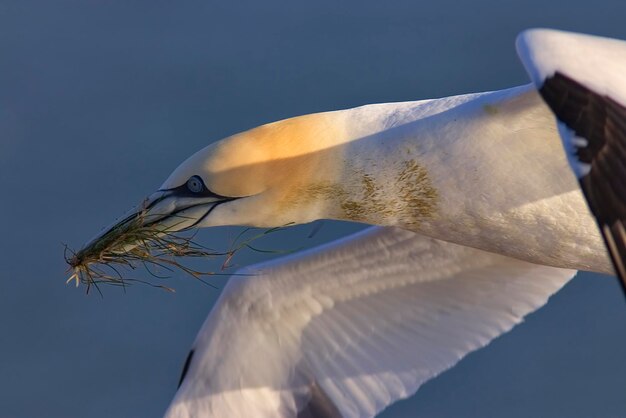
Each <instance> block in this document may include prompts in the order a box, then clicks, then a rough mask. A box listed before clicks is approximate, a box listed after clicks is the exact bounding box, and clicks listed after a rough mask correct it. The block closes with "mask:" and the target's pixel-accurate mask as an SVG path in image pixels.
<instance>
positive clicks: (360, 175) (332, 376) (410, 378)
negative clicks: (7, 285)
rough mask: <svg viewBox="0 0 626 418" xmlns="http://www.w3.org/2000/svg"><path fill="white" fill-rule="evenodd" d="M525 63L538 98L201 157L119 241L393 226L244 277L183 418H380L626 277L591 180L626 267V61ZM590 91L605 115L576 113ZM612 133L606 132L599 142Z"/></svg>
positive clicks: (605, 48) (268, 131)
mask: <svg viewBox="0 0 626 418" xmlns="http://www.w3.org/2000/svg"><path fill="white" fill-rule="evenodd" d="M517 45H518V50H519V51H520V56H521V58H522V60H523V61H524V63H525V65H527V67H528V68H529V72H530V74H531V77H532V78H533V81H534V82H535V83H537V84H536V85H535V84H530V85H526V86H521V87H514V88H511V89H506V90H501V91H493V92H486V93H476V94H465V95H459V96H453V97H447V98H442V99H434V100H421V101H415V102H403V103H386V104H375V105H367V106H362V107H358V108H354V109H348V110H340V111H332V112H324V113H317V114H311V115H305V116H299V117H295V118H291V119H287V120H283V121H279V122H274V123H270V124H267V125H263V126H261V127H258V128H255V129H252V130H250V131H247V132H243V133H240V134H236V135H233V136H231V137H229V138H226V139H224V140H221V141H218V142H216V143H213V144H211V145H209V146H208V147H206V148H204V149H203V150H200V151H199V152H197V153H196V154H194V155H193V156H191V157H190V158H189V159H188V160H186V161H185V162H183V163H182V164H181V165H180V166H179V167H178V168H176V170H175V171H174V172H173V173H172V174H171V175H170V176H169V178H167V180H166V181H165V182H164V183H163V185H162V186H161V188H160V189H159V190H158V191H157V192H155V193H154V194H153V195H151V196H150V197H149V198H148V199H146V200H145V201H144V202H143V203H142V204H141V205H140V206H139V208H138V209H137V210H136V211H135V212H133V213H131V214H130V215H128V216H126V217H124V218H123V219H122V220H121V221H120V222H118V223H117V224H116V225H117V226H119V225H123V224H124V223H128V222H129V220H137V219H138V220H139V221H140V222H142V223H143V226H144V227H145V228H155V227H157V226H158V227H159V228H161V230H167V231H168V233H169V232H172V231H178V230H185V229H189V228H204V227H211V226H218V225H252V226H259V227H272V226H282V225H288V224H294V223H306V222H310V221H313V220H316V219H339V220H346V221H354V222H362V223H367V224H372V225H377V226H373V227H371V228H369V229H367V230H365V231H364V232H361V233H358V234H356V235H353V236H350V237H347V238H345V239H343V240H340V241H338V242H335V243H331V244H328V245H326V246H322V247H319V248H316V249H313V250H309V251H305V252H302V253H298V254H295V255H291V256H286V257H282V258H279V259H276V260H273V261H270V262H267V263H263V264H259V265H255V266H251V267H249V268H246V269H244V270H243V271H241V273H243V274H237V275H235V276H233V277H232V278H231V279H230V280H229V282H228V284H227V286H226V288H225V289H224V291H223V293H222V295H221V296H220V299H219V301H218V302H217V303H216V305H215V306H214V307H213V309H212V311H211V313H210V314H209V316H208V318H207V320H206V322H205V324H204V325H203V327H202V329H201V330H200V332H199V334H198V337H197V339H196V341H195V343H194V345H193V347H192V350H191V352H190V355H189V357H188V358H187V361H186V362H185V366H184V372H183V376H182V379H181V384H180V388H179V389H178V391H177V393H176V395H175V397H174V400H173V401H172V403H171V405H170V407H169V409H168V410H167V412H166V417H168V418H190V417H252V416H253V417H363V416H374V415H375V414H377V413H378V412H380V411H381V410H382V409H384V408H385V407H386V406H388V405H389V404H391V403H393V402H394V401H396V400H398V399H401V398H405V397H407V396H410V395H411V394H413V393H415V391H416V390H417V389H418V388H419V387H420V385H421V384H422V383H424V382H425V381H427V380H429V379H431V378H432V377H434V376H436V375H438V374H439V373H441V372H442V371H444V370H446V369H447V368H449V367H451V366H453V365H454V364H455V363H456V362H458V361H459V360H460V359H461V358H462V357H463V356H465V355H466V354H467V353H469V352H471V351H473V350H475V349H477V348H480V347H483V346H484V345H486V344H487V343H489V342H490V341H491V340H492V339H493V338H495V337H497V336H498V335H500V334H502V333H504V332H506V331H508V330H510V329H511V328H512V327H513V326H514V325H516V324H517V323H519V322H520V321H522V319H523V318H524V316H525V315H526V314H528V313H530V312H532V311H534V310H535V309H537V308H539V307H540V306H542V305H543V304H544V303H546V301H547V299H548V298H549V296H550V295H552V294H553V293H554V292H556V291H557V290H558V289H560V288H561V287H562V286H563V285H564V284H565V283H566V282H567V281H568V280H570V279H571V278H572V277H573V276H574V275H575V274H576V271H577V270H589V271H596V272H603V273H612V272H613V271H614V270H613V268H612V265H611V261H610V260H609V257H608V256H607V253H606V250H605V246H604V242H603V239H602V237H601V234H600V233H599V232H598V227H597V225H596V221H595V219H594V217H593V216H592V215H591V213H590V212H589V210H588V207H587V203H586V201H585V198H584V196H583V194H582V193H581V189H580V187H579V182H578V181H577V178H576V176H578V177H579V178H581V183H582V186H583V189H584V191H585V193H586V195H587V197H588V199H589V203H590V205H591V209H592V210H593V212H594V213H595V215H596V216H597V219H598V222H599V224H600V226H601V227H604V226H605V225H607V226H608V228H609V230H610V231H609V232H608V233H607V232H606V230H604V234H605V237H607V241H608V243H609V244H611V240H613V244H614V245H613V248H611V251H612V254H613V257H614V259H615V260H616V261H617V262H618V263H619V262H620V260H623V258H620V254H621V255H622V256H623V255H624V252H623V251H622V250H621V249H620V248H623V247H620V245H622V244H623V242H624V241H623V237H624V233H623V226H622V225H623V221H624V219H625V217H624V196H625V195H624V194H623V193H622V192H621V190H622V189H621V188H623V183H622V182H623V179H624V176H623V174H624V166H623V164H622V157H623V154H620V153H621V152H623V150H624V149H626V145H625V144H626V142H625V141H626V137H625V135H624V132H626V130H625V129H624V119H623V118H622V117H621V116H620V115H623V113H619V111H622V110H623V107H621V106H623V105H624V101H625V100H626V92H625V91H624V89H625V88H626V82H625V81H624V77H622V76H621V74H626V72H625V71H626V42H622V41H614V40H607V39H603V38H597V37H592V36H588V35H576V34H569V33H563V32H557V31H550V30H531V31H527V32H525V33H523V34H521V35H520V36H519V38H518V41H517ZM574 56H583V57H584V59H585V60H591V61H590V62H593V67H592V68H591V70H589V69H585V70H581V68H584V67H585V65H586V63H587V61H584V62H583V63H582V64H581V62H580V61H579V60H577V59H574V58H572V57H574ZM600 63H601V65H599V64H600ZM617 66H620V67H619V68H620V69H621V72H620V71H617V70H616V68H617ZM599 67H604V68H613V70H610V71H609V70H606V71H597V72H596V70H598V68H599ZM594 74H599V77H600V78H601V79H600V80H597V79H596V78H594V77H595V75H594ZM551 80H557V81H554V82H553V81H551ZM620 82H621V84H619V83H620ZM580 86H582V88H583V89H584V92H585V93H584V95H583V96H584V97H586V98H589V100H590V102H591V103H593V106H595V107H593V109H591V112H589V107H585V106H584V103H582V104H581V103H579V102H578V101H576V100H575V101H574V102H573V103H570V101H569V99H570V98H572V97H573V98H577V97H578V96H577V95H576V94H575V93H573V92H577V91H579V90H577V89H579V88H580ZM570 92H572V93H570ZM542 96H543V98H545V100H546V101H547V102H548V105H546V104H545V103H544V100H543V99H542ZM555 97H556V98H557V99H556V100H554V98H555ZM559 97H564V99H559ZM607 104H610V105H611V106H613V104H615V106H614V107H616V108H617V109H618V111H615V110H614V107H611V106H609V107H608V108H607V106H606V105H607ZM581 106H582V107H581ZM551 109H553V111H554V112H555V114H556V115H557V117H558V118H559V120H560V122H559V127H558V128H557V123H556V120H555V117H554V114H553V113H552V111H551ZM572 109H574V111H579V112H580V114H581V115H583V117H582V118H574V119H572V118H571V114H572ZM598 109H599V110H598ZM603 109H604V110H603ZM602 112H604V113H602ZM611 112H618V113H617V115H616V114H615V113H611ZM599 114H601V115H603V117H604V115H605V114H608V115H609V116H608V117H606V119H602V120H601V121H600V122H601V124H600V125H597V124H595V125H593V126H592V127H591V128H590V129H587V128H588V126H585V124H587V123H589V122H594V123H596V122H597V115H599ZM586 115H591V116H590V117H589V118H587V117H586ZM605 122H606V123H605ZM612 124H614V125H615V126H613V125H612ZM603 125H604V127H605V129H604V130H602V129H600V133H598V131H597V129H598V128H602V126H603ZM559 131H560V132H561V134H563V141H564V143H565V145H566V149H567V151H568V152H569V151H570V145H571V144H574V145H576V146H577V147H579V152H578V154H576V155H570V156H569V160H570V163H571V166H570V163H568V157H567V153H566V152H564V150H563V145H562V144H561V138H560V136H559ZM571 131H573V132H574V134H572V132H571ZM580 138H583V139H580ZM605 145H606V147H608V151H607V152H608V155H605V154H603V152H604V150H605V148H606V147H605ZM598 146H599V147H601V148H602V150H600V152H596V151H597V147H598ZM588 148H589V149H593V152H591V153H587V151H586V150H587V149H588ZM571 167H572V168H573V170H572V168H571ZM595 172H601V176H600V177H594V173H595ZM575 174H576V175H575ZM615 176H617V177H615ZM605 180H606V182H604V181H605ZM607 196H609V197H610V198H612V200H607ZM607 202H609V203H608V204H607ZM607 211H608V212H607ZM607 213H608V215H607ZM607 219H608V221H607ZM616 219H617V221H616V222H617V223H611V222H613V221H615V220H616ZM615 225H617V226H615ZM619 228H622V229H619ZM119 230H120V228H117V227H116V226H114V227H112V228H110V229H106V230H104V231H103V232H102V233H101V234H100V235H99V236H97V237H96V238H95V239H94V240H92V241H91V242H90V243H88V244H87V246H86V248H85V249H84V251H89V250H93V249H94V248H95V249H98V251H100V250H101V248H104V247H106V246H107V245H110V244H109V243H110V242H113V241H114V240H112V239H111V236H112V234H116V233H119V232H116V231H119ZM116 242H117V241H116ZM615 243H617V244H615ZM132 245H133V244H132V243H129V242H127V241H125V243H124V246H123V247H122V248H116V249H115V251H117V252H123V251H124V250H125V249H128V248H130V247H132ZM618 270H619V268H618Z"/></svg>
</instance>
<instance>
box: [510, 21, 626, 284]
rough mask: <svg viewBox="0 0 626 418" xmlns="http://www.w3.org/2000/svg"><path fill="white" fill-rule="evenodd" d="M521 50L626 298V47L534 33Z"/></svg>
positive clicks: (620, 43)
mask: <svg viewBox="0 0 626 418" xmlns="http://www.w3.org/2000/svg"><path fill="white" fill-rule="evenodd" d="M517 50H518V53H519V56H520V58H521V59H522V61H523V63H524V65H525V67H526V69H527V70H528V73H529V74H530V76H531V78H532V79H533V81H534V82H535V84H536V85H537V88H538V90H539V92H540V93H541V96H542V97H543V99H544V100H545V102H546V103H547V104H548V106H549V107H550V109H552V111H553V112H554V114H555V115H556V117H557V119H558V121H559V124H558V125H559V132H560V133H561V137H562V138H563V144H564V146H565V150H566V152H567V154H568V158H569V160H570V164H571V166H572V168H573V169H574V172H575V173H576V174H577V176H578V178H579V181H580V186H581V189H582V190H583V193H584V195H585V198H586V199H587V203H588V204H589V208H590V209H591V212H592V213H593V214H594V216H595V217H596V220H597V221H598V225H599V227H600V231H601V232H602V235H603V237H604V240H605V243H606V245H607V248H608V249H609V253H610V254H611V258H612V260H613V264H614V266H615V270H616V272H617V274H618V275H619V276H620V278H621V284H622V289H623V290H624V292H625V293H626V181H624V179H626V42H625V41H621V40H617V39H608V38H601V37H597V36H590V35H583V34H578V33H569V32H561V31H554V30H548V29H533V30H529V31H526V32H524V33H522V34H521V35H520V36H519V37H518V39H517Z"/></svg>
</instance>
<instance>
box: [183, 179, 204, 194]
mask: <svg viewBox="0 0 626 418" xmlns="http://www.w3.org/2000/svg"><path fill="white" fill-rule="evenodd" d="M187 188H188V189H189V191H190V192H192V193H200V192H201V191H202V190H203V189H204V184H202V180H201V179H200V177H198V176H191V177H190V178H189V180H187Z"/></svg>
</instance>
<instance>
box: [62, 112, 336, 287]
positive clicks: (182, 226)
mask: <svg viewBox="0 0 626 418" xmlns="http://www.w3.org/2000/svg"><path fill="white" fill-rule="evenodd" d="M342 135H344V134H343V132H342V127H341V112H329V113H321V114H313V115H306V116H301V117H297V118H292V119H287V120H284V121H280V122H275V123H271V124H267V125H263V126H260V127H258V128H255V129H252V130H250V131H247V132H244V133H241V134H237V135H233V136H231V137H228V138H226V139H223V140H221V141H218V142H215V143H213V144H211V145H209V146H207V147H206V148H204V149H202V150H200V151H198V152H197V153H195V154H194V155H192V156H191V157H189V158H188V159H187V160H186V161H184V162H183V163H182V164H181V165H180V166H178V167H177V168H176V169H175V170H174V172H173V173H172V174H171V175H170V176H169V177H168V178H167V180H166V181H165V182H164V183H163V184H162V186H161V187H160V188H159V189H158V190H157V191H155V192H154V193H152V194H151V195H150V196H149V197H147V198H146V199H144V200H143V202H142V203H140V204H139V205H138V206H137V207H136V208H135V209H133V210H132V211H131V212H130V213H128V214H127V215H125V216H124V217H122V218H121V219H120V220H118V221H116V222H115V223H114V224H113V225H112V226H110V227H109V228H105V229H104V230H103V231H102V232H101V233H100V234H98V235H97V236H96V237H95V238H93V239H92V240H91V241H90V242H89V243H87V244H86V245H85V246H84V247H83V249H81V250H80V251H78V252H77V253H76V254H75V255H74V256H73V257H71V258H70V259H69V260H68V262H69V264H70V265H71V266H72V267H73V268H74V271H75V272H77V269H78V270H80V269H81V268H82V267H84V266H88V265H89V263H115V262H119V261H127V260H128V257H135V258H136V259H138V260H139V261H142V260H143V258H144V256H145V257H149V254H150V253H151V252H154V251H157V252H161V253H163V252H165V253H166V252H168V251H169V250H171V252H172V253H173V254H174V255H188V254H189V252H193V251H192V250H190V248H189V246H188V243H187V242H186V241H183V242H180V241H178V240H177V239H178V238H177V235H176V233H177V232H179V231H183V230H188V229H191V228H202V227H210V226H221V225H248V226H257V227H280V226H284V225H288V224H295V223H304V222H309V221H312V220H315V219H319V218H321V217H332V216H333V213H332V212H333V209H332V208H333V207H334V206H336V204H335V203H334V200H336V199H337V198H339V197H340V196H339V194H340V193H341V192H340V191H339V190H338V189H337V186H335V185H334V183H333V182H335V181H336V179H337V177H338V173H339V171H340V165H341V164H340V161H341V159H342V157H341V155H342V152H341V149H342V147H341V145H340V144H338V142H340V139H341V138H342ZM195 250H197V249H194V251H195ZM131 261H132V259H131ZM135 261H137V260H135ZM79 272H80V271H79ZM76 279H77V283H78V280H79V279H80V274H79V275H78V276H77V277H76Z"/></svg>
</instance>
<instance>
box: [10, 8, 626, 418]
mask: <svg viewBox="0 0 626 418" xmlns="http://www.w3.org/2000/svg"><path fill="white" fill-rule="evenodd" d="M625 16H626V3H625V2H623V1H621V0H620V1H617V0H616V1H609V0H598V1H593V2H590V1H588V2H585V1H572V0H559V1H551V2H548V1H545V0H541V1H539V0H525V1H523V2H507V1H502V0H498V1H496V0H474V1H471V2H460V1H459V2H455V1H451V0H440V1H430V2H418V1H388V2H383V1H372V0H367V1H351V2H339V1H315V2H297V1H278V0H266V1H262V2H260V1H242V2H210V1H203V2H199V1H195V2H194V1H178V2H166V1H136V0H126V1H105V0H102V1H93V0H82V1H0V220H1V222H2V233H3V235H2V239H1V240H0V417H10V418H33V417H64V418H67V417H89V418H91V417H94V418H96V417H102V418H104V417H129V418H132V417H155V416H159V415H160V414H162V412H163V411H164V409H165V408H166V406H167V404H168V403H169V400H170V399H171V397H172V396H173V394H174V391H175V389H176V383H177V380H178V376H179V373H180V369H181V365H182V363H183V361H184V359H185V356H186V354H187V351H188V349H189V346H190V344H191V342H192V341H193V338H194V336H195V333H196V332H197V330H198V328H199V326H200V325H201V323H202V322H203V320H204V318H205V316H206V315H207V313H208V312H209V310H210V308H211V305H212V303H213V301H214V300H215V298H216V296H217V295H218V291H216V290H214V289H212V288H210V287H208V286H205V285H202V284H200V283H198V282H196V281H194V280H192V279H190V278H188V277H183V276H180V275H179V276H180V277H175V278H172V279H170V280H169V281H168V282H167V284H168V285H171V286H173V287H175V288H176V289H177V293H176V294H173V295H172V294H168V293H165V292H163V291H159V290H156V289H152V288H149V287H146V286H139V285H138V286H134V287H131V288H130V289H128V291H127V292H126V293H123V292H122V291H120V289H116V288H105V289H103V291H104V298H101V297H100V296H98V294H97V293H94V294H90V295H89V296H85V294H84V289H74V288H73V287H70V286H66V285H65V279H66V278H67V274H66V272H65V269H66V266H65V264H64V261H63V247H62V245H61V242H65V243H68V244H70V245H71V246H73V247H79V246H80V245H82V243H83V242H85V241H86V240H87V239H89V238H90V237H91V236H92V235H94V234H95V233H96V232H97V231H98V230H99V229H100V228H101V227H102V226H104V225H106V224H108V223H109V222H111V221H112V220H113V219H114V218H116V217H117V216H118V215H120V214H122V213H123V212H124V211H125V210H126V209H128V208H129V207H131V206H133V205H135V204H136V203H138V202H140V201H141V199H142V198H143V197H144V196H146V195H147V194H149V193H151V192H152V191H153V190H154V189H156V188H157V187H158V186H159V185H160V183H161V182H162V181H163V180H164V179H165V178H166V177H167V176H168V174H169V173H170V172H171V170H173V169H174V168H175V167H176V166H177V165H178V164H179V163H180V162H181V161H182V160H184V159H185V158H186V157H187V156H189V155H190V154H191V153H193V152H194V151H196V150H198V149H200V148H202V147H203V146H205V145H206V144H208V143H209V142H210V141H213V140H216V139H219V138H221V137H224V136H227V135H229V134H232V133H235V132H238V131H242V130H245V129H248V128H251V127H254V126H256V125H259V124H262V123H265V122H270V121H274V120H277V119H281V118H285V117H289V116H294V115H299V114H304V113H310V112H316V111H322V110H331V109H340V108H346V107H352V106H357V105H361V104H365V103H374V102H387V101H400V100H414V99H420V98H429V97H438V96H445V95H451V94H459V93H465V92H474V91H481V90H493V89H499V88H505V87H510V86H513V85H517V84H523V83H526V82H527V78H526V75H525V73H524V71H523V69H522V67H521V65H520V64H519V62H518V60H517V57H516V54H515V50H514V47H513V41H514V38H515V35H516V34H517V33H518V32H519V31H520V30H522V29H524V28H528V27H533V26H547V27H554V28H562V29H570V30H576V31H582V32H590V33H596V34H603V35H608V36H613V37H618V38H623V39H626V25H625V24H624V18H625ZM311 228H312V227H311V226H310V225H308V226H302V227H298V228H294V229H293V230H290V231H288V232H284V233H280V234H276V235H273V236H271V237H270V238H268V239H266V240H265V241H264V242H263V246H264V247H266V248H296V247H299V246H302V245H306V246H310V245H314V244H317V243H320V242H324V241H327V240H330V239H334V238H335V237H337V236H340V235H344V234H346V233H347V232H349V231H353V230H355V229H357V228H358V226H356V225H345V224H339V223H327V224H326V225H325V226H324V227H323V228H322V230H321V232H320V233H319V234H318V235H316V236H315V237H314V238H311V239H309V238H307V235H308V234H309V232H310V231H311ZM236 231H237V229H236V228H220V229H217V230H211V231H202V233H201V234H200V236H199V239H200V241H202V242H203V243H205V244H207V245H211V246H214V247H217V248H222V249H224V248H227V247H228V245H229V243H230V241H231V240H232V238H233V237H234V235H235V234H236ZM303 243H304V244H303ZM267 257H268V256H266V255H265V256H262V255H260V254H256V253H246V254H241V255H240V256H238V257H237V258H236V263H237V264H239V265H244V264H247V263H249V262H252V261H254V260H260V259H264V258H267ZM219 264H220V261H219V260H215V261H214V262H211V263H210V264H203V265H202V266H203V267H206V268H217V267H219ZM212 280H213V282H214V283H215V284H217V285H218V286H220V287H221V286H222V285H223V283H224V281H225V278H223V277H215V278H214V279H212ZM625 347H626V305H625V303H624V299H623V296H622V295H621V294H620V291H619V287H618V285H617V283H616V281H615V280H613V279H612V278H608V277H602V276H597V275H592V274H581V275H579V277H577V278H576V279H575V280H573V281H572V282H571V283H570V284H569V285H567V286H566V287H565V289H564V290H563V291H561V292H560V293H559V294H557V295H556V296H555V297H554V298H553V299H552V300H551V301H550V303H549V304H548V306H547V307H545V308H544V309H542V310H540V311H539V312H537V313H535V314H532V315H531V316H530V317H529V318H528V320H527V321H526V322H525V323H524V324H523V325H521V326H519V327H517V328H516V329H515V330H514V331H513V332H511V333H509V334H507V335H505V336H503V337H501V338H498V339H497V340H496V341H494V342H493V343H492V344H491V345H490V346H488V347H487V348H485V349H483V350H480V351H478V352H476V353H473V354H471V355H469V356H468V357H467V358H465V359H464V360H463V361H461V362H460V363H459V364H458V365H457V366H456V367H454V368H453V369H452V370H450V371H447V372H445V373H444V374H443V375H441V376H440V377H438V378H437V379H434V380H433V381H431V382H429V383H427V384H426V385H424V386H423V387H422V388H421V389H420V390H419V392H418V393H417V395H416V396H414V397H413V398H411V399H409V400H407V401H403V402H401V403H399V404H397V405H395V406H393V407H392V408H389V409H388V410H387V411H386V412H385V413H384V414H383V416H384V417H387V418H391V417H461V416H463V417H491V416H493V417H502V416H507V417H527V416H552V417H554V416H563V417H565V416H567V417H589V416H596V417H608V416H626V360H625V358H624V357H625V356H624V353H625V351H624V348H625Z"/></svg>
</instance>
